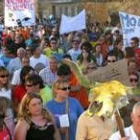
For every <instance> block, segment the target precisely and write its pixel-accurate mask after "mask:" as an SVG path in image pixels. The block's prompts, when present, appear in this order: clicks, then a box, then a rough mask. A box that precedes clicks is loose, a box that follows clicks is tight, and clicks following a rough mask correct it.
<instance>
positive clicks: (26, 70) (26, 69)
mask: <svg viewBox="0 0 140 140" xmlns="http://www.w3.org/2000/svg"><path fill="white" fill-rule="evenodd" d="M34 73H35V71H34V69H33V68H32V67H31V66H28V65H27V66H24V67H23V68H22V69H21V72H20V80H21V84H22V85H24V84H25V80H26V78H27V77H28V76H30V75H32V74H34Z"/></svg>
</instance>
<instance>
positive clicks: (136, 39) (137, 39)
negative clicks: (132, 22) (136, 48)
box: [131, 37, 139, 44]
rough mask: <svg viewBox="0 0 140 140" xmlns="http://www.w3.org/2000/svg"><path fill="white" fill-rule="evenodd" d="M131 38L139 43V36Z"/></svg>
mask: <svg viewBox="0 0 140 140" xmlns="http://www.w3.org/2000/svg"><path fill="white" fill-rule="evenodd" d="M131 40H133V41H135V43H137V44H139V38H138V37H132V38H131Z"/></svg>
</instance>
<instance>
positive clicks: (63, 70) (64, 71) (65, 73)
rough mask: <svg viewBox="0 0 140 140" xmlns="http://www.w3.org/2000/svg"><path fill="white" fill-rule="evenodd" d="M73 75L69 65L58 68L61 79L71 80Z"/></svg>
mask: <svg viewBox="0 0 140 140" xmlns="http://www.w3.org/2000/svg"><path fill="white" fill-rule="evenodd" d="M71 74H72V73H71V69H70V67H69V66H68V65H66V64H61V65H60V66H59V67H58V71H57V75H58V77H59V78H60V79H63V78H66V79H70V77H71Z"/></svg>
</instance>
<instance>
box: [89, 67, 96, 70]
mask: <svg viewBox="0 0 140 140" xmlns="http://www.w3.org/2000/svg"><path fill="white" fill-rule="evenodd" d="M87 69H88V70H89V69H92V70H93V69H96V68H95V67H88V68H87Z"/></svg>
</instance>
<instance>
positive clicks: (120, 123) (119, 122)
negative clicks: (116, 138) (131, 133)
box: [115, 109, 125, 138]
mask: <svg viewBox="0 0 140 140" xmlns="http://www.w3.org/2000/svg"><path fill="white" fill-rule="evenodd" d="M115 118H116V122H117V126H118V130H119V132H120V135H121V138H122V137H125V132H124V127H123V123H122V118H121V116H120V113H119V111H118V109H117V110H116V112H115Z"/></svg>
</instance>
